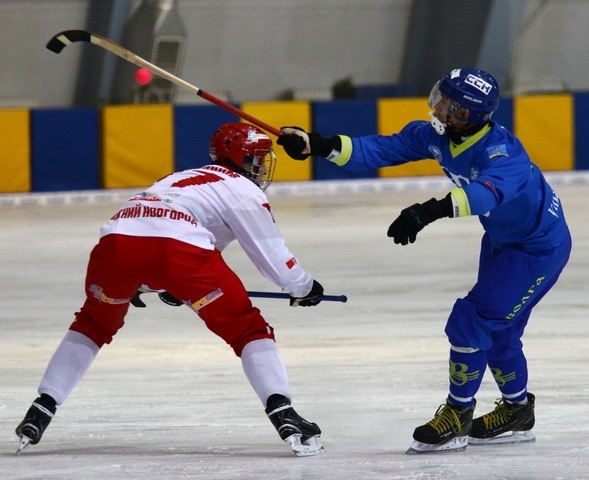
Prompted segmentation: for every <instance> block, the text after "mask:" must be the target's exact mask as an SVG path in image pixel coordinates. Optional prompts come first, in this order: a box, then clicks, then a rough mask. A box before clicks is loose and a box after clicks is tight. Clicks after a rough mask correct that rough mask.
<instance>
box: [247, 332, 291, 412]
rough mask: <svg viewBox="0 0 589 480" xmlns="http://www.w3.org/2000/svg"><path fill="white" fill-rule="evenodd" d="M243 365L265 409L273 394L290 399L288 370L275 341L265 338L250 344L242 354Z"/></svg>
mask: <svg viewBox="0 0 589 480" xmlns="http://www.w3.org/2000/svg"><path fill="white" fill-rule="evenodd" d="M241 364H242V366H243V371H244V372H245V375H246V377H247V378H248V380H249V382H250V384H251V386H252V387H253V389H254V391H255V392H256V394H257V395H258V397H259V398H260V400H261V402H262V405H264V407H265V406H266V400H268V397H269V396H270V395H272V394H273V393H279V394H281V395H284V396H285V397H287V398H290V388H289V386H288V378H287V376H286V369H285V368H284V364H283V363H282V358H281V357H280V353H279V352H278V347H277V346H276V343H275V342H274V341H273V340H270V339H269V338H263V339H260V340H254V341H253V342H250V343H248V344H247V345H246V346H245V347H244V348H243V350H242V352H241Z"/></svg>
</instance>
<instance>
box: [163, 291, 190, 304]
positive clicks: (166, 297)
mask: <svg viewBox="0 0 589 480" xmlns="http://www.w3.org/2000/svg"><path fill="white" fill-rule="evenodd" d="M158 296H159V297H160V300H161V301H162V302H164V303H166V304H168V305H171V306H172V307H179V306H181V305H184V302H182V301H181V300H178V299H177V298H176V297H175V296H174V295H172V294H171V293H170V292H158Z"/></svg>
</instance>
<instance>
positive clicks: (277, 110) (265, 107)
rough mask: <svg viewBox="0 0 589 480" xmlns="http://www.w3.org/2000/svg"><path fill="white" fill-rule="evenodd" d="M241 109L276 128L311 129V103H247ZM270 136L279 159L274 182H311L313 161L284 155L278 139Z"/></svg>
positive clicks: (277, 159)
mask: <svg viewBox="0 0 589 480" xmlns="http://www.w3.org/2000/svg"><path fill="white" fill-rule="evenodd" d="M241 109H242V110H243V111H244V112H246V113H249V114H250V115H253V116H254V117H256V118H259V119H260V120H262V121H263V122H264V123H267V124H268V125H272V126H273V127H276V128H280V127H284V126H290V125H296V126H297V127H301V128H302V129H304V130H306V131H309V130H310V129H311V104H310V103H309V102H291V101H288V102H245V103H242V104H241ZM269 135H270V138H272V141H273V142H274V144H275V145H274V152H276V157H277V158H276V170H275V172H274V180H275V181H277V182H280V181H283V182H284V181H287V182H291V181H299V180H303V181H306V180H311V178H312V174H313V165H312V163H311V161H305V162H300V161H297V160H293V159H292V158H290V157H289V156H288V155H287V154H286V153H284V150H283V149H282V147H280V146H277V145H276V137H275V136H274V135H272V134H269Z"/></svg>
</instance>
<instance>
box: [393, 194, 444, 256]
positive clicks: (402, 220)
mask: <svg viewBox="0 0 589 480" xmlns="http://www.w3.org/2000/svg"><path fill="white" fill-rule="evenodd" d="M451 216H452V198H451V196H450V194H448V195H446V196H445V197H444V198H443V199H442V200H436V199H435V198H431V199H430V200H428V201H427V202H425V203H416V204H414V205H411V206H410V207H407V208H405V209H404V210H402V211H401V214H400V215H399V216H398V217H397V219H396V220H395V221H394V222H393V223H391V226H390V227H389V230H388V231H387V235H388V236H389V237H393V240H394V241H395V243H400V244H401V245H407V243H413V242H415V239H416V238H417V234H418V233H419V232H420V231H421V230H422V229H423V228H424V227H425V226H426V225H429V224H430V223H432V222H433V221H435V220H437V219H438V218H442V217H451Z"/></svg>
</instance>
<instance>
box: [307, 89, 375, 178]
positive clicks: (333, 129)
mask: <svg viewBox="0 0 589 480" xmlns="http://www.w3.org/2000/svg"><path fill="white" fill-rule="evenodd" d="M312 107H313V110H312V111H313V131H314V132H317V133H320V134H321V135H322V136H324V137H331V136H333V135H337V134H345V135H349V136H354V137H355V136H361V135H373V134H375V133H376V132H377V126H376V120H377V114H376V100H337V101H334V102H315V103H313V106H312ZM377 176H378V174H377V170H376V169H371V170H367V171H365V172H354V173H352V172H347V171H345V170H343V169H342V168H340V167H338V166H337V165H334V164H333V163H331V162H328V161H326V160H324V159H322V158H317V159H314V160H313V179H314V180H338V179H348V178H376V177H377Z"/></svg>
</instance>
